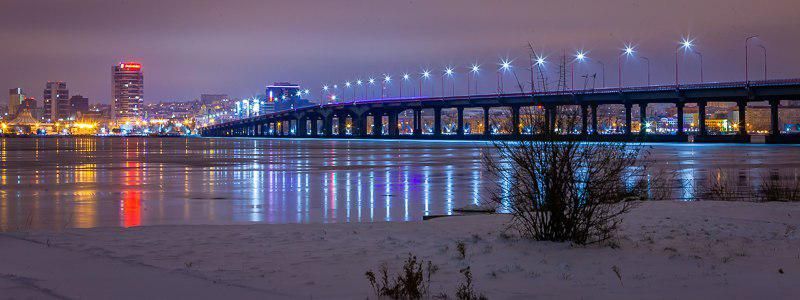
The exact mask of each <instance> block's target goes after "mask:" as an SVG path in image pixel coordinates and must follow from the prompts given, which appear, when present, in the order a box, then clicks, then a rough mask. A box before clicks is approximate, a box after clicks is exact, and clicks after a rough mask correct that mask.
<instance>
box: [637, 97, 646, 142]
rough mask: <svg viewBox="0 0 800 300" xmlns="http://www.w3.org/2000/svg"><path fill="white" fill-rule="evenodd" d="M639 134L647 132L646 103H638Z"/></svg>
mask: <svg viewBox="0 0 800 300" xmlns="http://www.w3.org/2000/svg"><path fill="white" fill-rule="evenodd" d="M639 134H643V135H644V134H647V103H646V102H645V103H641V104H639Z"/></svg>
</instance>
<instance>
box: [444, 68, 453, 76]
mask: <svg viewBox="0 0 800 300" xmlns="http://www.w3.org/2000/svg"><path fill="white" fill-rule="evenodd" d="M444 74H445V75H447V76H453V68H451V67H447V68H446V69H444Z"/></svg>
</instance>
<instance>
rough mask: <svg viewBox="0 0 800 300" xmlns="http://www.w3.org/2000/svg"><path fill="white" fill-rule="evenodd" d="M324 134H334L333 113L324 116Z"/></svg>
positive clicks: (329, 135)
mask: <svg viewBox="0 0 800 300" xmlns="http://www.w3.org/2000/svg"><path fill="white" fill-rule="evenodd" d="M322 135H324V136H326V137H331V136H333V114H332V113H331V114H329V115H327V116H323V117H322Z"/></svg>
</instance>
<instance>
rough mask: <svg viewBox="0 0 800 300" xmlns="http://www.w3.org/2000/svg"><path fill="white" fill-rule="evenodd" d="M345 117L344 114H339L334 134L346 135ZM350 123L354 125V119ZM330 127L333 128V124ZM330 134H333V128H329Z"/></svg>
mask: <svg viewBox="0 0 800 300" xmlns="http://www.w3.org/2000/svg"><path fill="white" fill-rule="evenodd" d="M347 117H348V115H347V114H345V113H340V114H339V115H338V116H337V117H336V134H337V135H339V136H345V135H347ZM350 123H351V124H352V123H355V119H351V121H350ZM331 126H333V122H331ZM331 132H333V127H331Z"/></svg>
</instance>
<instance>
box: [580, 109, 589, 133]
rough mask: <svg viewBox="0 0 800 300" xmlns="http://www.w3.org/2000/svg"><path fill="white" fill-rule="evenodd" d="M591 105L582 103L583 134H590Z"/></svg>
mask: <svg viewBox="0 0 800 300" xmlns="http://www.w3.org/2000/svg"><path fill="white" fill-rule="evenodd" d="M588 119H589V106H588V105H586V104H583V105H581V135H587V134H589V128H588V127H589V120H588Z"/></svg>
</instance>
